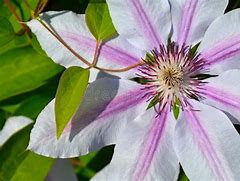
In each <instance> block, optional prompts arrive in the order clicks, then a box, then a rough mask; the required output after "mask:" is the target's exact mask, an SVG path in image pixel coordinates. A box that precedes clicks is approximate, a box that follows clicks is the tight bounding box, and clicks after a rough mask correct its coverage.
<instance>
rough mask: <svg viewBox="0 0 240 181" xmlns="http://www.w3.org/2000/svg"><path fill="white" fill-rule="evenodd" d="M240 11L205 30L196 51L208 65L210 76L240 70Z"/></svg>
mask: <svg viewBox="0 0 240 181" xmlns="http://www.w3.org/2000/svg"><path fill="white" fill-rule="evenodd" d="M239 29H240V9H237V10H233V11H231V12H229V13H227V14H225V15H223V16H221V17H219V18H218V19H217V20H216V21H214V22H213V23H212V24H211V26H210V27H209V29H208V30H207V32H206V34H205V36H204V38H203V40H202V43H201V44H200V47H199V49H198V51H199V52H200V53H201V54H202V57H203V58H205V59H206V60H207V63H209V64H210V66H209V70H210V73H211V74H220V73H221V72H223V71H226V70H230V69H236V68H240V63H239V60H240V31H239Z"/></svg>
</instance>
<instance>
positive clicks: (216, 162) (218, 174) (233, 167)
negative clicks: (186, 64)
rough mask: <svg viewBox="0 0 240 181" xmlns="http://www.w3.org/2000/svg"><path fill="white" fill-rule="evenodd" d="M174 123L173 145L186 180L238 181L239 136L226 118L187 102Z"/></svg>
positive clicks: (208, 108)
mask: <svg viewBox="0 0 240 181" xmlns="http://www.w3.org/2000/svg"><path fill="white" fill-rule="evenodd" d="M190 104H191V106H192V107H189V110H184V112H183V114H182V117H181V118H180V120H179V121H178V123H177V126H176V134H175V137H174V146H175V149H176V152H177V155H178V157H179V160H180V163H181V165H182V166H183V169H184V171H185V173H186V175H187V176H188V178H189V179H190V180H238V178H239V173H240V136H239V134H238V133H237V131H236V130H235V128H234V127H233V125H232V123H231V121H230V120H229V119H228V118H227V116H226V115H225V114H224V113H223V112H221V111H219V110H217V109H215V108H213V107H210V106H207V105H204V104H202V103H199V102H197V101H190Z"/></svg>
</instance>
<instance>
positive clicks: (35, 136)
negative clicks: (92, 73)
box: [28, 78, 148, 158]
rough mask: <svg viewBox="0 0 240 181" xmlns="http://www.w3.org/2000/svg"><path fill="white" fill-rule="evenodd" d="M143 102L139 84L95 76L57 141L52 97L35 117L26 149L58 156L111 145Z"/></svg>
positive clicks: (77, 154) (143, 104) (141, 112)
mask: <svg viewBox="0 0 240 181" xmlns="http://www.w3.org/2000/svg"><path fill="white" fill-rule="evenodd" d="M147 105H148V103H147V102H146V98H145V91H143V90H142V86H141V85H139V84H137V83H135V82H133V81H129V80H118V79H108V78H103V79H99V80H97V81H95V82H93V83H91V84H90V85H89V87H88V89H87V92H86V95H85V97H84V100H83V102H82V104H81V105H80V107H79V110H78V111H77V113H76V114H75V115H74V116H73V118H72V119H71V121H70V122H69V124H68V125H67V126H66V128H65V129H64V131H63V134H62V135H61V137H60V139H59V140H57V139H56V126H55V124H56V123H55V113H54V100H53V101H52V102H51V103H50V104H49V105H48V106H47V107H46V108H45V109H44V110H43V111H42V112H41V114H40V115H39V117H38V118H37V122H36V124H35V125H34V128H33V129H32V132H31V136H30V143H29V146H28V149H30V150H32V151H34V152H36V153H38V154H41V155H45V156H50V157H61V158H66V157H76V156H79V155H83V154H87V153H88V152H91V151H95V150H97V149H99V148H101V147H103V146H106V145H109V144H114V143H115V140H116V138H117V137H118V133H119V132H120V131H121V129H122V128H123V127H124V126H125V124H126V123H127V122H128V121H131V120H133V119H135V118H136V117H137V116H139V115H141V114H143V112H144V110H146V108H147Z"/></svg>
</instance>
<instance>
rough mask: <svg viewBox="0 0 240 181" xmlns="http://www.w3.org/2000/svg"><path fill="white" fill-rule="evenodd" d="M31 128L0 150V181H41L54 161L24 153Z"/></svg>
mask: <svg viewBox="0 0 240 181" xmlns="http://www.w3.org/2000/svg"><path fill="white" fill-rule="evenodd" d="M31 128H32V126H28V127H26V128H24V129H23V130H21V131H19V132H18V133H16V134H15V135H14V136H12V137H11V138H10V139H9V140H8V141H7V143H5V144H4V146H3V147H2V148H1V149H0V181H19V180H27V181H42V180H44V178H45V177H46V176H47V174H48V172H49V170H50V169H51V167H52V164H53V162H54V159H51V158H46V157H42V156H39V155H36V154H34V153H32V152H29V151H26V147H27V145H28V141H29V134H30V130H31Z"/></svg>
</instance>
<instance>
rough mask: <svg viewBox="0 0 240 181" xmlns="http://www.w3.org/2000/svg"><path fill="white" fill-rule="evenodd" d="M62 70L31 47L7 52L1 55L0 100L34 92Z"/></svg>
mask: <svg viewBox="0 0 240 181" xmlns="http://www.w3.org/2000/svg"><path fill="white" fill-rule="evenodd" d="M62 70H63V68H62V67H61V66H59V65H56V64H55V63H53V62H52V61H51V60H50V59H49V58H48V57H46V56H43V55H40V54H38V53H37V52H36V51H35V50H34V49H33V48H32V47H30V46H27V47H22V48H17V49H12V50H10V51H7V52H5V53H3V54H1V55H0V87H1V91H0V100H4V99H7V98H9V97H11V96H14V95H18V94H21V93H24V92H28V91H30V90H34V89H36V88H38V87H40V86H41V85H43V84H44V83H45V82H46V81H47V80H48V79H50V78H51V77H53V76H55V75H56V74H58V73H60V72H61V71H62Z"/></svg>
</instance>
